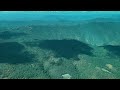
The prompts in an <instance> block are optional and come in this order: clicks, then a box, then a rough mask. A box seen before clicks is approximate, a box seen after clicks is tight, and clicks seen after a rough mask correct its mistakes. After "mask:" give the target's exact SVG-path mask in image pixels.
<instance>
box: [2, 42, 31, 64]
mask: <svg viewBox="0 0 120 90" xmlns="http://www.w3.org/2000/svg"><path fill="white" fill-rule="evenodd" d="M24 49H25V48H24V46H23V45H21V44H19V43H17V42H7V43H0V63H11V64H19V63H28V62H31V61H32V58H33V55H31V54H29V53H28V52H27V51H25V52H23V50H24Z"/></svg>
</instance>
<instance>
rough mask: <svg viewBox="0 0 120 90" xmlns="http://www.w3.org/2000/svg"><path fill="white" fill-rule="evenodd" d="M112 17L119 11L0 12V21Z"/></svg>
mask: <svg viewBox="0 0 120 90" xmlns="http://www.w3.org/2000/svg"><path fill="white" fill-rule="evenodd" d="M113 15H120V11H0V20H43V19H44V20H57V18H62V19H70V20H73V19H74V20H75V19H76V20H81V19H90V18H96V17H113Z"/></svg>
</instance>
